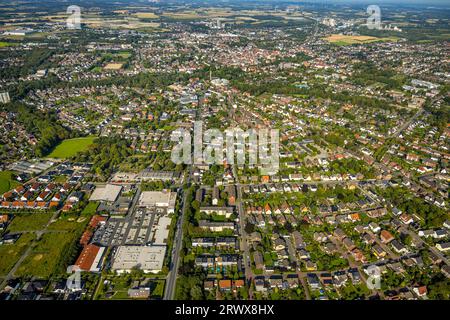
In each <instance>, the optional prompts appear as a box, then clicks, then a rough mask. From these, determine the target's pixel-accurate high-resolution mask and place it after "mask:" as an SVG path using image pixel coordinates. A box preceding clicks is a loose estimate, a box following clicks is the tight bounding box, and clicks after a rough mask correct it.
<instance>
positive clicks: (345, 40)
mask: <svg viewBox="0 0 450 320" xmlns="http://www.w3.org/2000/svg"><path fill="white" fill-rule="evenodd" d="M323 39H324V40H326V41H328V42H330V43H333V44H336V45H339V46H347V45H352V44H364V43H372V42H384V41H397V40H398V38H395V37H389V38H377V37H372V36H349V35H343V34H332V35H330V36H328V37H326V38H323Z"/></svg>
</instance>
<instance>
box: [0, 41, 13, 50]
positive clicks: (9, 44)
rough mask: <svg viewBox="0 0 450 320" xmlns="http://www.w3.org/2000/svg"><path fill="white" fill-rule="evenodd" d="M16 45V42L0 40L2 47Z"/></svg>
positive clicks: (0, 46)
mask: <svg viewBox="0 0 450 320" xmlns="http://www.w3.org/2000/svg"><path fill="white" fill-rule="evenodd" d="M15 45H17V44H16V43H11V42H5V41H0V48H4V47H12V46H15Z"/></svg>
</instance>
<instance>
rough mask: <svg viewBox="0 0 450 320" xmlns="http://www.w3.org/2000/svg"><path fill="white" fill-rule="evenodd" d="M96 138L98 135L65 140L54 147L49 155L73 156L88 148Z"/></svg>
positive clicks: (52, 156) (64, 157)
mask: <svg viewBox="0 0 450 320" xmlns="http://www.w3.org/2000/svg"><path fill="white" fill-rule="evenodd" d="M95 139H96V137H84V138H74V139H67V140H64V141H63V142H61V143H60V144H59V145H57V146H56V147H55V149H53V151H52V152H51V153H50V154H49V155H48V157H49V158H61V159H66V158H70V157H73V156H74V155H76V154H77V153H78V152H81V151H85V150H87V148H88V147H89V146H90V145H91V144H92V143H93V142H94V140H95Z"/></svg>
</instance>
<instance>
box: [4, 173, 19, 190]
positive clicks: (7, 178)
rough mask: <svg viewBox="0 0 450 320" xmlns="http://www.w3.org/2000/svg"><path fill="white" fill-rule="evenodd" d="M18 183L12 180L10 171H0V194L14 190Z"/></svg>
mask: <svg viewBox="0 0 450 320" xmlns="http://www.w3.org/2000/svg"><path fill="white" fill-rule="evenodd" d="M17 185H19V183H18V182H17V181H15V180H14V179H13V178H12V172H11V171H0V194H3V193H5V192H6V191H9V190H11V189H13V188H15V187H16V186H17Z"/></svg>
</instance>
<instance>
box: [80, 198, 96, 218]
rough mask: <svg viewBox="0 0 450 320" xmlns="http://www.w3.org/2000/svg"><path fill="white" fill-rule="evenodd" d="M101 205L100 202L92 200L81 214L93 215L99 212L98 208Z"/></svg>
mask: <svg viewBox="0 0 450 320" xmlns="http://www.w3.org/2000/svg"><path fill="white" fill-rule="evenodd" d="M99 205H100V203H98V202H95V201H90V202H89V203H88V204H87V206H86V207H85V208H84V209H83V211H82V212H81V215H93V214H94V213H95V212H97V208H98V206H99Z"/></svg>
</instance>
